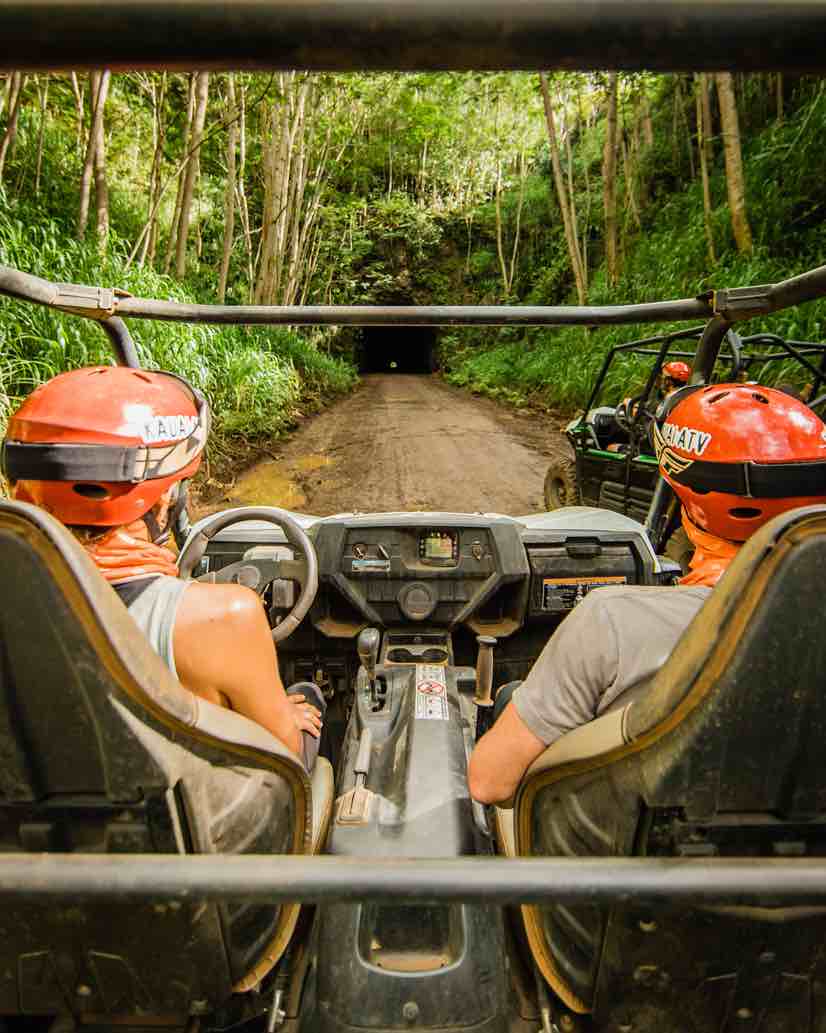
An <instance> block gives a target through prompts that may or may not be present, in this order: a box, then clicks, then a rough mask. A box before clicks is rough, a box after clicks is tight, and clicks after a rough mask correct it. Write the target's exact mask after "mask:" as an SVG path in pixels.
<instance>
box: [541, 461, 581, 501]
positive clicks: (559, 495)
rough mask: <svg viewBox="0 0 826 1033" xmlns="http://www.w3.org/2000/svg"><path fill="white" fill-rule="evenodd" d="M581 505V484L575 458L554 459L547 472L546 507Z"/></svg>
mask: <svg viewBox="0 0 826 1033" xmlns="http://www.w3.org/2000/svg"><path fill="white" fill-rule="evenodd" d="M578 505H579V485H578V484H577V480H576V463H575V462H574V460H573V459H567V458H562V459H554V461H553V462H552V463H551V465H550V466H549V467H548V472H547V473H546V474H545V509H547V510H548V512H550V511H551V510H554V509H561V508H562V507H563V506H578Z"/></svg>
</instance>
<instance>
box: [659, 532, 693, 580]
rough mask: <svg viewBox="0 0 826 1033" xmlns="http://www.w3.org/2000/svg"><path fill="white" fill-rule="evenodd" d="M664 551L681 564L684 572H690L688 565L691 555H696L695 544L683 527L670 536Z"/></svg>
mask: <svg viewBox="0 0 826 1033" xmlns="http://www.w3.org/2000/svg"><path fill="white" fill-rule="evenodd" d="M663 552H664V553H665V555H666V556H667V557H668V558H669V559H670V560H674V562H675V563H679V564H680V569H681V570H682V572H683V574H687V573H688V565H689V563H690V562H691V557H692V556H693V555H694V546H693V545H692V544H691V540H690V539H689V537H688V535H687V534H686V533H685V530H684V529H683V528H682V527H678V528H677V530H676V531H675V532H674V533H673V534H672V535H670V536H669V539H668V541H667V542H666V543H665V549H664V550H663Z"/></svg>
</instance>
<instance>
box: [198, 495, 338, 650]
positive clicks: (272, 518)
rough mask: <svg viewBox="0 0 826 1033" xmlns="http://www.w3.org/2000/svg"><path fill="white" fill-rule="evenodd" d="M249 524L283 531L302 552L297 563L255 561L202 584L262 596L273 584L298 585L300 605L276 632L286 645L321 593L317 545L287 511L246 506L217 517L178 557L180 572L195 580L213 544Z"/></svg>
mask: <svg viewBox="0 0 826 1033" xmlns="http://www.w3.org/2000/svg"><path fill="white" fill-rule="evenodd" d="M247 520H265V521H266V522H267V523H268V524H274V525H275V526H276V527H280V528H281V530H282V531H283V532H284V536H285V537H286V539H287V541H288V542H289V544H290V545H292V546H293V548H294V549H295V550H296V551H297V552H298V554H299V555H298V557H297V558H296V559H294V560H278V559H273V558H271V557H260V558H258V557H255V558H252V559H243V560H240V561H239V562H238V563H231V564H229V565H228V566H226V567H224V568H222V569H221V570H219V571H217V572H216V573H214V574H205V575H203V576H202V577H201V578H198V580H199V581H202V580H203V581H209V582H212V583H233V584H241V585H246V586H247V587H248V588H252V589H254V590H255V591H256V592H258V594H259V595H263V594H264V589H265V588H266V587H267V585H268V584H270V583H271V582H272V581H276V580H278V579H282V578H283V579H284V580H287V581H297V582H298V583H299V585H300V586H301V592H300V594H299V596H298V601H297V602H296V604H295V606H293V608H292V609H291V610H290V612H289V613H288V614H287V616H286V617H284V619H283V620H281V621H280V622H279V623H278V624H277V625H276V626H275V627H274V628H273V629H272V639H273V642H283V640H284V639H285V638H287V637H288V636H289V635H291V634H292V633H293V632H294V631H295V629H296V628H297V627H298V625H299V624H300V623H301V621H302V620H303V619H304V617H305V616H306V614H307V611H308V610H309V609H310V607H311V606H312V605H313V600H314V599H315V596H316V592H317V591H318V557H317V556H316V551H315V548H314V547H313V543H312V542H311V541H310V539H309V538H308V537H307V534H306V532H305V531H304V529H303V528H302V526H301V525H300V524H299V523H298V521H297V520H296V519H295V517H293V516H292V515H291V514H290V513H288V512H287V511H286V510H284V509H275V508H274V507H272V506H245V507H244V508H243V509H234V510H225V511H224V512H222V513H214V514H213V515H212V516H211V517H208V518H207V521H206V523H205V524H204V526H203V527H201V528H200V529H199V530H198V531H197V532H196V533H195V534H193V535H190V537H189V539H188V540H187V542H186V544H185V545H184V547H183V549H182V550H181V552H180V554H179V556H178V571H179V573H180V576H181V577H182V578H191V577H192V571H193V570H194V569H195V567H196V566H197V565H198V563H199V562H200V560H201V559H202V557H203V555H204V553H205V552H206V547H207V545H209V543H210V541H211V540H212V539H213V538H214V537H215V535H216V534H218V532H219V531H223V530H224V529H225V528H227V527H231V526H232V525H233V524H239V523H242V522H244V521H247Z"/></svg>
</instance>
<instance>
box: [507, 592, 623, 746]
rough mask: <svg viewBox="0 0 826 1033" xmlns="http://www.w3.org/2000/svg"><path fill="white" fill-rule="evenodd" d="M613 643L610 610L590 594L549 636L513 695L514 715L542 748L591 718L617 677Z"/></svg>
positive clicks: (616, 647) (615, 641) (596, 594)
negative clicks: (541, 744)
mask: <svg viewBox="0 0 826 1033" xmlns="http://www.w3.org/2000/svg"><path fill="white" fill-rule="evenodd" d="M618 660H619V645H618V639H617V633H616V628H615V627H614V622H613V620H612V618H611V613H610V610H609V609H608V608H607V607H605V606H603V605H602V604H601V601H600V592H599V591H597V592H593V593H592V594H590V595H588V596H586V597H585V599H583V600H582V602H581V603H580V604H579V605H578V606H577V607H576V608H575V609H574V610H572V611H571V613H570V614H569V615H568V616H567V617H566V618H565V620H564V621H563V622H562V624H560V626H559V627H558V628H557V630H556V631H555V632H554V634H553V635H552V636H551V637H550V639H549V640H548V642H547V644H546V645H545V648H544V649H543V650H542V652H541V653H540V654H539V658H538V659H537V661H536V663H535V664H534V665H533V667H532V668H531V670H530V672H529V674H528V676H527V678H526V679H525V680H524V682H522V684H521V685H520V686H519V688H518V689H517V690H516V691H515V692H514V694H513V703H514V706H515V707H516V712H517V713H518V714H519V716H520V717H521V718H522V720H523V721H524V722H525V724H526V725H527V726H528V728H530V730H531V731H532V732H533V733H534V734H535V735H537V736H538V737H539V738H540V739H541V740H542V741H543V742H544V743H545V744H546V745H550V743H552V742H554V741H555V740H556V739H558V738H560V736H562V735H565V733H566V732H570V731H572V729H574V728H578V727H579V726H580V725H583V724H585V723H586V722H588V721H592V720H593V719H594V718H595V717H596V715H597V709H598V707H599V703H600V700H601V699H602V696H603V695H604V694H605V693H606V691H610V690H611V689H612V687H613V686H614V683H615V681H616V678H617V670H618Z"/></svg>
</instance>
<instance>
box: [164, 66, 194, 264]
mask: <svg viewBox="0 0 826 1033" xmlns="http://www.w3.org/2000/svg"><path fill="white" fill-rule="evenodd" d="M195 79H196V77H195V76H194V75H190V77H189V86H188V89H187V101H186V124H185V126H184V131H183V136H182V137H181V139H182V141H183V146H182V148H181V149H182V152H183V158H182V160H181V163H180V165H179V166H178V171H177V180H178V187H177V191H176V193H175V204H174V206H173V208H172V221H171V223H170V226H169V240H168V241H167V247H166V261H165V262H164V267H163V271H164V272H165V273H168V272H169V270H170V269H171V268H172V259H173V258H174V257H175V248H176V246H177V243H178V226H179V224H180V221H181V202H182V200H183V196H184V182H185V181H186V173H187V169H188V168H189V161H190V157H191V155H190V138H191V136H192V119H193V118H194V115H195Z"/></svg>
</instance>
